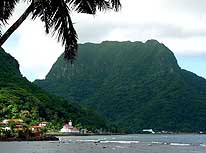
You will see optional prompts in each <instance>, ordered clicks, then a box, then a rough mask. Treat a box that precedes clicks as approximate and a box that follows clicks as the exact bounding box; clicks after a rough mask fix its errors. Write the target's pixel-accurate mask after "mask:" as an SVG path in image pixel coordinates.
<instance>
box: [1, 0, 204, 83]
mask: <svg viewBox="0 0 206 153" xmlns="http://www.w3.org/2000/svg"><path fill="white" fill-rule="evenodd" d="M121 1H122V5H123V8H122V10H121V11H120V12H112V11H110V12H108V13H98V14H97V15H95V16H91V15H85V14H77V13H73V14H72V19H73V22H74V23H75V27H76V30H77V33H78V35H79V42H81V43H82V42H101V41H104V40H121V41H123V40H131V41H146V40H147V39H157V40H159V41H160V42H162V43H164V44H165V45H166V46H168V47H169V48H170V49H171V50H172V51H173V52H174V53H175V54H176V55H184V56H187V55H188V56H194V55H195V56H205V57H206V45H205V40H206V9H205V6H206V1H205V0H198V2H197V1H196V0H121ZM24 9H25V6H23V5H19V6H18V9H17V11H16V12H15V16H14V17H13V18H12V19H11V21H10V22H14V21H15V19H16V18H18V16H19V15H20V14H21V13H22V12H23V11H24ZM43 26H44V25H43V24H42V23H40V22H39V21H29V20H28V21H26V22H25V23H24V24H23V25H21V27H20V28H19V29H18V30H17V32H16V33H15V35H13V37H12V38H11V39H10V40H9V41H14V39H16V42H15V43H11V42H9V41H8V42H7V43H6V44H5V45H4V48H5V49H6V50H7V51H8V52H10V53H12V55H13V56H15V57H16V58H17V59H18V61H19V63H20V65H21V71H22V73H23V74H24V75H26V76H27V77H28V78H29V79H30V80H33V79H35V78H38V77H39V76H40V77H41V78H42V76H45V75H46V73H47V72H48V71H49V69H50V68H51V66H52V64H53V63H54V62H55V60H56V59H57V58H58V56H59V55H60V54H61V53H62V52H63V48H62V47H61V44H57V43H56V40H55V39H54V38H51V37H50V36H46V35H45V32H44V28H43ZM11 44H12V45H11ZM9 45H10V46H9Z"/></svg>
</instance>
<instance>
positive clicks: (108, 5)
mask: <svg viewBox="0 0 206 153" xmlns="http://www.w3.org/2000/svg"><path fill="white" fill-rule="evenodd" d="M33 2H34V1H33ZM120 7H121V4H120V1H119V0H36V1H35V4H34V9H33V13H32V14H33V16H32V18H33V19H35V18H37V17H39V18H40V19H41V20H42V21H43V22H44V23H45V29H46V33H49V32H50V31H51V30H52V34H53V35H56V36H57V40H58V41H61V42H62V45H64V46H65V51H64V55H65V58H66V59H69V60H73V59H74V58H75V56H76V53H77V46H78V45H77V33H76V31H75V29H74V26H73V23H72V20H71V17H70V11H71V10H74V11H77V12H79V13H87V14H95V13H96V11H97V10H100V11H106V10H108V9H114V10H115V11H118V10H119V9H120ZM70 9H71V10H70Z"/></svg>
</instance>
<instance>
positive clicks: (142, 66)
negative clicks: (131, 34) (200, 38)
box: [36, 40, 206, 132]
mask: <svg viewBox="0 0 206 153" xmlns="http://www.w3.org/2000/svg"><path fill="white" fill-rule="evenodd" d="M62 59H63V57H62ZM36 83H37V84H38V85H39V86H41V87H43V88H44V89H46V90H48V91H50V92H52V93H54V94H57V95H59V96H63V97H65V98H68V99H74V100H75V101H77V102H80V103H84V104H86V105H88V106H90V107H92V108H94V109H96V110H97V111H99V112H100V113H101V114H104V115H105V116H106V117H108V118H109V119H110V120H112V121H113V122H116V123H117V124H118V125H119V126H120V127H124V128H126V129H127V130H129V131H130V132H137V131H138V130H141V129H147V128H149V129H150V128H151V129H154V130H170V131H181V130H182V131H195V130H203V131H204V130H205V131H206V128H205V125H204V124H202V123H205V122H206V104H205V101H206V96H205V95H206V80H203V79H199V78H198V77H197V76H195V75H193V74H192V73H191V72H185V71H183V70H181V69H180V67H179V66H178V64H177V61H176V58H175V56H174V54H173V53H172V52H171V51H170V50H169V49H168V48H167V47H166V46H164V45H163V44H161V43H159V42H158V41H157V40H148V41H147V42H146V43H140V42H118V43H117V42H111V41H110V42H108V41H106V42H104V43H102V44H101V45H99V44H81V45H80V46H79V56H78V59H77V60H76V61H75V63H74V65H73V66H70V65H68V63H67V62H64V61H63V60H58V61H57V62H56V63H55V64H54V66H53V67H52V69H51V70H50V72H49V73H48V75H47V77H46V79H45V80H42V81H37V82H36ZM193 108H195V109H193ZM199 108H200V109H199ZM201 108H202V109H201ZM203 108H205V109H203ZM199 110H201V112H199ZM200 114H201V115H200ZM202 115H203V116H204V117H202ZM198 118H199V119H200V120H199V119H198Z"/></svg>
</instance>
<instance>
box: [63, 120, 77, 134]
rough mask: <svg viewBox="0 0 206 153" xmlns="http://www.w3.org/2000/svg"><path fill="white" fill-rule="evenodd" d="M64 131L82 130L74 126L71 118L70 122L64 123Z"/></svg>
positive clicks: (74, 131)
mask: <svg viewBox="0 0 206 153" xmlns="http://www.w3.org/2000/svg"><path fill="white" fill-rule="evenodd" d="M60 132H62V133H73V134H75V133H77V134H78V133H80V131H79V130H78V129H77V128H76V127H73V125H72V122H71V120H70V121H69V123H68V124H64V126H63V128H62V129H61V130H60Z"/></svg>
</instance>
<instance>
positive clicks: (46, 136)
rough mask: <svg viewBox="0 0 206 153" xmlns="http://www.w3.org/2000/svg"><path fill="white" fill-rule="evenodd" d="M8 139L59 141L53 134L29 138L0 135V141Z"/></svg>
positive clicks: (8, 140)
mask: <svg viewBox="0 0 206 153" xmlns="http://www.w3.org/2000/svg"><path fill="white" fill-rule="evenodd" d="M10 141H59V138H57V137H56V136H54V135H45V136H39V137H29V138H17V137H11V138H7V137H0V142H10Z"/></svg>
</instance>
